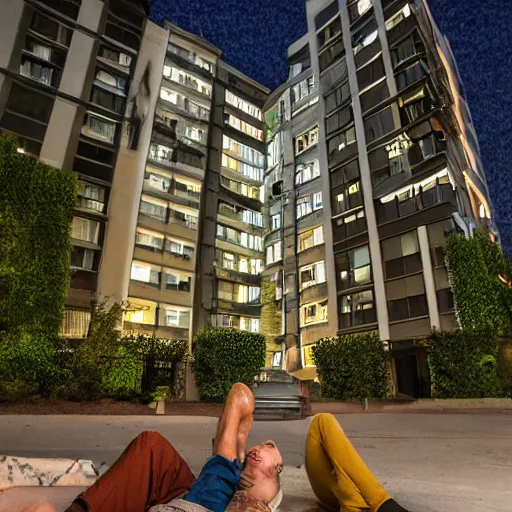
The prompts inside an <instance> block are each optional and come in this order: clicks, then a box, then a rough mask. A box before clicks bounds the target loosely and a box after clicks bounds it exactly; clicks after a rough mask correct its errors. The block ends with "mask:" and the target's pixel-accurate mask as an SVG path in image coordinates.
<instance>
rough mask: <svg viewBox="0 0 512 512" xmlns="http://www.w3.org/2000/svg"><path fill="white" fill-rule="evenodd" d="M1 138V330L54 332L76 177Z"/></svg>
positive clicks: (62, 288) (61, 295) (11, 139)
mask: <svg viewBox="0 0 512 512" xmlns="http://www.w3.org/2000/svg"><path fill="white" fill-rule="evenodd" d="M18 145H19V143H18V141H17V139H16V138H15V137H12V136H0V240H1V241H2V243H1V244H0V291H1V294H2V299H1V300H0V329H4V330H8V331H10V332H12V331H15V330H18V329H21V330H23V331H24V332H28V333H34V334H37V335H40V334H44V335H48V336H51V337H56V336H58V333H59V329H60V326H61V323H62V314H63V310H64V300H65V297H66V293H67V289H68V285H69V279H70V272H69V262H70V254H71V238H70V229H71V220H72V216H73V208H74V206H75V202H76V176H75V175H74V174H73V173H70V172H65V171H61V170H59V169H56V168H54V167H51V166H49V165H46V164H44V163H43V162H41V161H39V160H37V159H35V158H32V157H30V156H27V155H23V154H20V153H18V151H17V148H18Z"/></svg>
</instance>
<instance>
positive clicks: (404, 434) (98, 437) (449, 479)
mask: <svg viewBox="0 0 512 512" xmlns="http://www.w3.org/2000/svg"><path fill="white" fill-rule="evenodd" d="M338 419H339V421H340V423H341V424H342V426H343V427H344V429H345V431H346V433H347V435H348V436H349V437H350V438H351V439H352V441H353V443H354V445H355V446H356V448H357V449H358V450H359V451H360V453H361V455H362V456H363V458H364V459H365V460H366V461H367V463H368V465H369V466H370V468H371V469H372V470H373V471H374V472H375V473H376V475H377V477H378V478H379V479H380V480H381V481H382V483H383V484H384V485H385V486H386V487H387V488H388V489H389V490H390V491H391V492H392V494H394V495H395V496H397V497H398V498H400V499H401V500H402V501H403V502H404V505H407V506H409V507H410V509H411V512H445V511H446V512H448V511H450V512H458V511H460V512H481V511H482V510H490V511H507V512H510V511H511V510H512V505H511V503H512V485H511V482H512V418H511V417H510V415H504V414H497V413H496V414H492V413H489V414H463V415H461V414H457V415H451V414H443V415H438V414H421V415H420V414H414V415H403V414H400V415H393V414H358V415H347V416H340V417H338ZM216 421H217V420H216V419H214V418H196V417H186V418H185V417H163V418H158V417H155V416H150V417H95V416H87V417H83V416H82V417H78V416H59V417H57V416H45V417H41V416H3V417H0V454H8V455H9V454H11V455H19V456H30V457H72V458H75V457H76V458H90V459H93V460H94V461H95V462H102V461H106V462H108V463H112V462H113V461H114V460H115V458H116V457H117V456H118V455H119V453H121V451H122V450H123V448H124V447H125V446H126V444H127V443H128V442H129V441H130V440H131V439H132V438H133V437H134V436H135V435H137V434H138V433H139V432H141V431H143V430H148V429H150V430H159V431H160V432H161V433H163V434H164V435H165V436H166V437H167V438H168V439H169V440H171V441H172V442H173V443H174V444H175V445H176V447H177V448H178V449H179V450H180V452H181V453H182V454H183V455H184V457H185V458H186V459H187V460H188V461H189V462H190V464H191V466H192V468H193V469H194V470H195V471H197V470H199V469H200V467H201V465H202V463H203V461H204V459H205V457H206V456H207V455H208V452H209V449H210V446H211V438H212V436H213V435H214V432H215V427H216ZM307 427H308V420H304V421H290V422H258V423H256V424H255V427H254V429H253V432H252V434H251V437H252V440H253V441H257V440H262V439H268V438H271V439H274V440H275V441H276V442H277V444H278V445H279V447H280V449H281V451H282V453H283V456H284V459H285V464H286V465H287V466H288V467H287V468H286V473H287V475H289V484H288V485H289V486H291V487H293V488H296V490H295V491H294V493H296V494H300V493H301V492H305V490H306V489H308V485H307V482H306V480H305V475H304V472H303V470H298V469H294V466H297V465H300V464H301V463H302V460H303V446H304V439H305V435H306V432H307ZM287 479H288V477H287Z"/></svg>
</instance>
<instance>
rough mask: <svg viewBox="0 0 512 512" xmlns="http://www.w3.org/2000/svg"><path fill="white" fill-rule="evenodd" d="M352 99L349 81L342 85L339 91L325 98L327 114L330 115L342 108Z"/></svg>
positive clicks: (336, 90)
mask: <svg viewBox="0 0 512 512" xmlns="http://www.w3.org/2000/svg"><path fill="white" fill-rule="evenodd" d="M349 99H350V86H349V85H348V81H347V82H345V83H344V84H342V85H340V86H339V87H338V88H337V89H335V90H334V91H332V92H331V93H329V95H328V96H326V98H325V112H326V113H329V112H331V111H333V110H334V109H336V108H338V107H341V105H343V104H344V103H345V102H346V101H348V100H349Z"/></svg>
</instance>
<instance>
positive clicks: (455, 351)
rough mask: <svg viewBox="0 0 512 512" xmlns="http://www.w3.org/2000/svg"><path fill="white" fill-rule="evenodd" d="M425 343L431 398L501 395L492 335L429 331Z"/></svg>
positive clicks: (479, 332) (493, 336)
mask: <svg viewBox="0 0 512 512" xmlns="http://www.w3.org/2000/svg"><path fill="white" fill-rule="evenodd" d="M428 342H429V346H430V349H429V364H430V373H431V381H432V397H433V398H487V397H500V396H502V394H503V389H502V385H501V382H500V379H499V376H498V370H497V366H498V365H497V359H498V355H499V348H500V347H499V345H500V343H499V340H498V338H497V336H496V334H495V333H494V332H492V331H454V332H433V333H432V334H431V335H430V336H429V339H428Z"/></svg>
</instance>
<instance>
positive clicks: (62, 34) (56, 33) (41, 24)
mask: <svg viewBox="0 0 512 512" xmlns="http://www.w3.org/2000/svg"><path fill="white" fill-rule="evenodd" d="M30 28H31V30H33V31H34V32H37V33H38V34H41V35H43V36H45V37H47V38H49V39H51V40H53V41H56V42H57V43H60V44H63V45H64V46H69V43H70V42H71V35H72V33H73V31H72V30H71V29H69V28H67V27H64V26H62V25H60V24H59V23H57V22H56V21H54V20H52V19H50V18H47V17H46V16H42V15H41V14H39V13H37V12H35V13H34V16H33V18H32V22H31V24H30Z"/></svg>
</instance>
